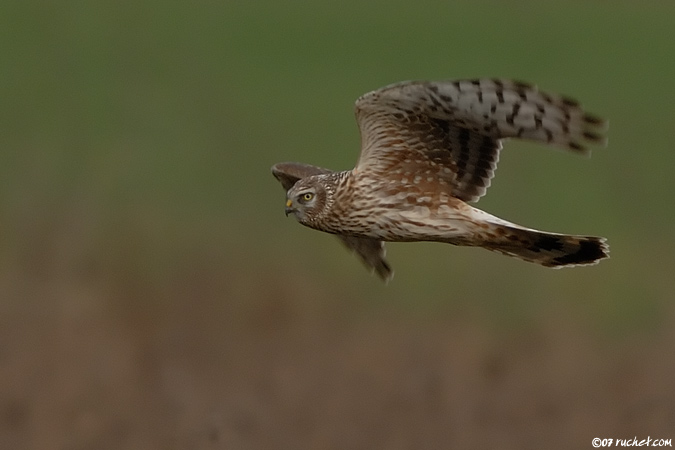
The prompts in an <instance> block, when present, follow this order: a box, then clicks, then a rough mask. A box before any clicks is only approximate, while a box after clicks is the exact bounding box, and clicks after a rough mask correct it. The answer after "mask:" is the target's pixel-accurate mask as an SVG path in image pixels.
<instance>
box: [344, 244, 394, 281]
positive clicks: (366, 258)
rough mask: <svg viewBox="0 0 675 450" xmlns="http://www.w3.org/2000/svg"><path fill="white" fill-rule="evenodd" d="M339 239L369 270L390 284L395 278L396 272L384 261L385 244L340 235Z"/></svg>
mask: <svg viewBox="0 0 675 450" xmlns="http://www.w3.org/2000/svg"><path fill="white" fill-rule="evenodd" d="M338 238H339V239H340V241H342V243H343V244H345V245H346V246H347V248H348V249H350V250H352V251H354V253H356V254H357V255H358V256H359V258H360V259H361V261H363V263H364V264H365V265H366V267H367V268H369V269H371V270H372V271H373V272H375V273H377V276H379V277H380V278H382V280H383V281H385V282H389V281H390V280H391V279H392V278H393V277H394V271H393V270H392V269H391V266H390V265H389V264H388V263H387V260H386V259H384V257H385V255H386V253H387V252H386V250H385V248H384V242H382V241H378V240H377V239H370V238H362V237H356V236H346V235H342V234H339V235H338Z"/></svg>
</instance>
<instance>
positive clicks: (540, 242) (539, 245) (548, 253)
mask: <svg viewBox="0 0 675 450" xmlns="http://www.w3.org/2000/svg"><path fill="white" fill-rule="evenodd" d="M490 225H491V226H490V228H491V230H490V233H489V234H490V238H489V239H488V240H487V242H485V243H484V247H485V248H487V249H489V250H493V251H495V252H499V253H502V254H505V255H508V256H514V257H516V258H519V259H522V260H524V261H528V262H533V263H537V264H541V265H542V266H545V267H554V268H559V267H572V266H581V265H592V264H597V263H598V262H599V261H600V260H601V259H604V258H608V257H609V246H608V245H607V243H606V241H605V239H604V238H601V237H595V236H573V235H568V234H556V233H547V232H544V231H537V230H531V229H528V228H521V227H519V226H518V225H513V224H509V225H505V224H490Z"/></svg>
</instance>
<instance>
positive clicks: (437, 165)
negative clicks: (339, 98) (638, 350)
mask: <svg viewBox="0 0 675 450" xmlns="http://www.w3.org/2000/svg"><path fill="white" fill-rule="evenodd" d="M355 109H356V119H357V122H358V125H359V129H360V132H361V154H360V156H359V159H358V162H357V164H356V166H355V167H354V168H353V169H352V170H346V171H341V172H336V171H332V170H329V169H324V168H321V167H317V166H312V165H308V164H301V163H294V162H287V163H279V164H276V165H274V166H273V167H272V173H273V175H274V176H275V177H276V178H277V179H278V180H279V181H280V182H281V184H282V186H283V188H284V189H285V190H286V215H289V214H290V215H293V216H294V217H295V218H296V219H297V220H298V221H299V222H300V223H301V224H303V225H305V226H308V227H310V228H314V229H316V230H320V231H324V232H327V233H331V234H335V235H337V236H338V238H340V240H341V241H342V242H343V243H344V244H345V245H346V246H347V247H348V248H350V249H352V250H354V251H355V252H356V254H357V255H358V256H359V257H360V258H361V259H362V261H363V262H364V263H365V264H366V266H367V267H369V268H370V269H371V270H372V271H374V272H375V273H377V274H378V275H379V276H380V277H381V278H382V279H383V280H385V281H388V280H389V279H391V277H392V275H393V272H392V269H391V267H390V266H389V264H388V263H387V261H386V260H385V258H384V256H385V249H384V242H413V241H436V242H445V243H449V244H454V245H467V246H475V247H483V248H486V249H488V250H492V251H495V252H499V253H502V254H505V255H509V256H514V257H516V258H520V259H522V260H525V261H529V262H533V263H537V264H540V265H542V266H546V267H569V266H578V265H589V264H596V263H597V262H598V261H599V260H601V259H603V258H607V257H608V252H609V247H608V246H607V244H606V242H605V239H604V238H601V237H594V236H575V235H566V234H556V233H548V232H544V231H538V230H534V229H530V228H525V227H523V226H520V225H516V224H514V223H511V222H508V221H506V220H502V219H500V218H497V217H495V216H493V215H491V214H488V213H486V212H484V211H481V210H479V209H477V208H474V207H473V206H471V205H469V203H472V202H476V201H478V199H479V198H480V197H481V196H483V195H484V194H485V192H486V190H487V188H488V186H490V180H491V179H492V177H493V176H494V172H495V169H496V167H497V161H498V160H499V153H500V151H501V149H502V141H503V140H504V139H507V138H521V139H527V140H530V141H537V142H543V143H546V144H550V145H552V146H556V147H559V148H562V149H565V150H569V151H571V152H573V153H578V154H584V155H588V154H590V150H588V148H587V147H586V145H587V144H588V143H595V144H600V145H605V144H606V138H605V137H604V136H603V134H602V132H603V131H604V130H605V129H606V122H605V121H604V120H602V119H600V118H598V117H596V116H593V115H591V114H588V113H586V112H585V111H584V110H583V109H582V107H581V106H580V105H579V103H577V102H576V101H574V100H572V99H570V98H567V97H564V96H559V95H552V94H547V93H545V92H541V91H539V90H538V89H537V88H536V87H535V86H532V85H530V84H526V83H522V82H516V81H509V80H503V79H477V80H458V81H439V82H434V81H406V82H402V83H397V84H392V85H389V86H386V87H383V88H381V89H378V90H375V91H372V92H369V93H367V94H365V95H363V96H361V97H360V98H359V99H358V100H357V101H356V107H355Z"/></svg>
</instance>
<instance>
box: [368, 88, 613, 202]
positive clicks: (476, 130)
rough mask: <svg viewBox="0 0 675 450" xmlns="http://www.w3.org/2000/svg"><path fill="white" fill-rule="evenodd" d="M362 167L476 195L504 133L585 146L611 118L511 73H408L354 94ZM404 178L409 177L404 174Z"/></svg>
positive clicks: (466, 196)
mask: <svg viewBox="0 0 675 450" xmlns="http://www.w3.org/2000/svg"><path fill="white" fill-rule="evenodd" d="M356 118H357V121H358V124H359V128H360V131H361V155H360V157H359V161H358V164H357V166H356V170H357V171H361V172H364V171H369V170H370V171H373V173H374V174H375V175H376V176H387V177H394V178H393V179H396V180H399V181H403V180H405V181H408V182H410V181H411V180H413V179H414V178H415V177H418V180H422V181H424V180H429V182H432V181H433V182H434V183H435V184H436V185H438V184H439V183H440V185H443V186H447V188H446V191H447V193H448V194H450V195H452V196H455V197H457V198H460V199H462V200H464V201H477V200H478V199H479V198H480V197H481V196H483V195H484V194H485V192H486V190H487V188H488V186H489V185H490V180H491V179H492V177H493V176H494V171H495V169H496V167H497V161H498V159H499V152H500V150H501V147H502V146H501V140H502V139H504V138H510V137H515V138H522V139H528V140H532V141H538V142H544V143H548V144H551V145H554V146H557V147H560V148H564V149H567V150H570V151H573V152H575V153H581V154H588V153H589V150H588V149H587V147H586V144H587V143H600V144H602V143H605V138H604V137H603V136H602V134H601V131H602V130H603V129H604V128H605V125H606V122H605V121H603V120H601V119H599V118H597V117H594V116H592V115H590V114H587V113H586V112H585V111H584V110H583V109H582V108H581V106H580V105H579V104H578V103H577V102H575V101H574V100H571V99H569V98H566V97H562V96H556V95H550V94H546V93H544V92H540V91H538V90H537V88H536V87H534V86H531V85H528V84H524V83H519V82H513V81H507V80H493V79H481V80H464V81H445V82H423V81H408V82H403V83H398V84H394V85H391V86H387V87H384V88H382V89H379V90H376V91H373V92H370V93H368V94H365V95H363V96H362V97H361V98H359V99H358V100H357V101H356ZM404 184H405V182H404Z"/></svg>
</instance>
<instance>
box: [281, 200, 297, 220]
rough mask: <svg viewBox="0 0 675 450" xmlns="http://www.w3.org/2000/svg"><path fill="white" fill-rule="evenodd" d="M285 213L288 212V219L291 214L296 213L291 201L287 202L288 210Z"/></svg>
mask: <svg viewBox="0 0 675 450" xmlns="http://www.w3.org/2000/svg"><path fill="white" fill-rule="evenodd" d="M284 211H285V212H286V217H288V215H289V214H290V213H292V212H293V211H295V209H294V208H293V202H292V201H291V200H290V199H288V200H287V201H286V209H285V210H284Z"/></svg>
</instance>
